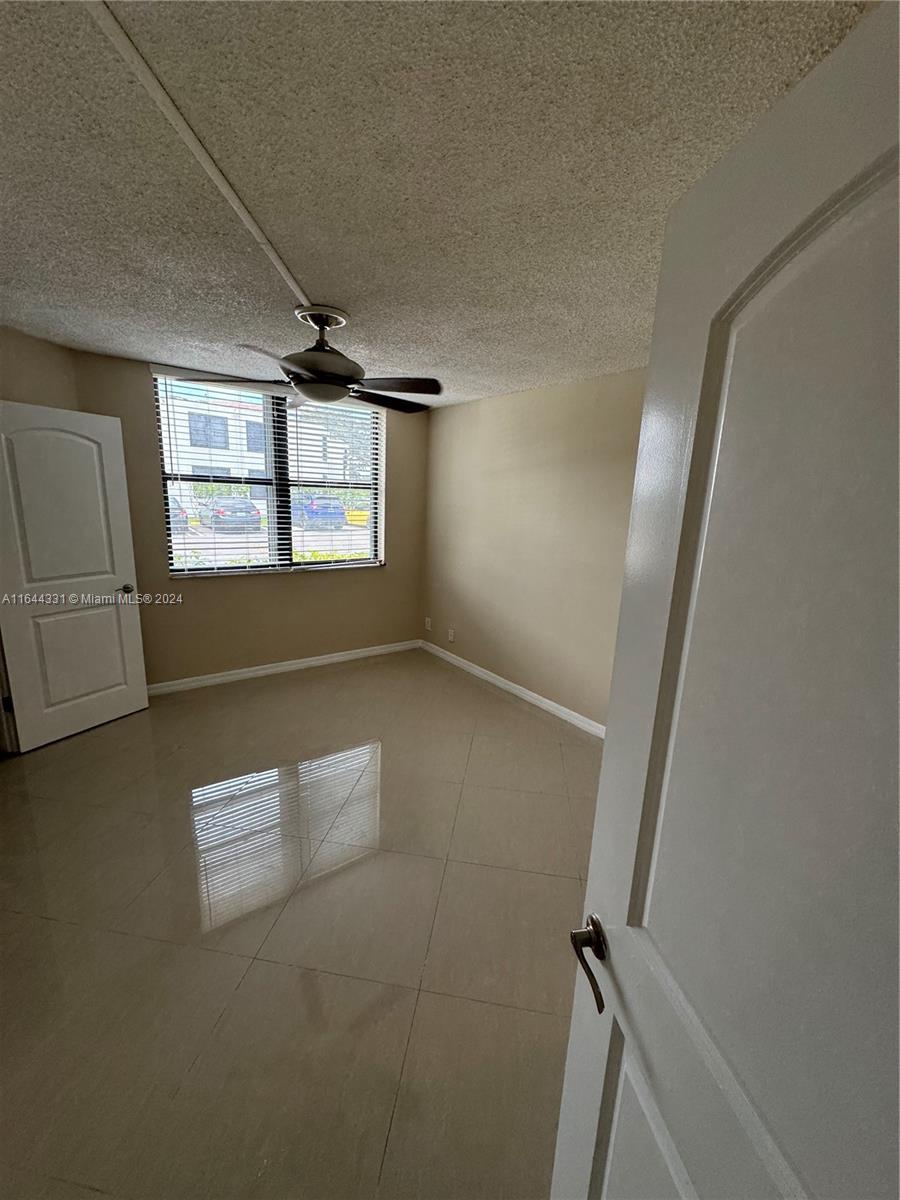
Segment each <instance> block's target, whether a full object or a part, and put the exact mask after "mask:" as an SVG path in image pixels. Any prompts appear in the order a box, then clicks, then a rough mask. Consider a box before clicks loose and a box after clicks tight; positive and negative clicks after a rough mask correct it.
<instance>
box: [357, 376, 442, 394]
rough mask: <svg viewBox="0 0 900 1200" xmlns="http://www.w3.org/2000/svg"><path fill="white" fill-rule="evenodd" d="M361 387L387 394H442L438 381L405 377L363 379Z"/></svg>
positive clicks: (360, 383)
mask: <svg viewBox="0 0 900 1200" xmlns="http://www.w3.org/2000/svg"><path fill="white" fill-rule="evenodd" d="M359 386H360V387H363V388H367V387H373V388H378V390H379V391H385V392H421V393H422V394H423V395H425V396H439V395H440V394H441V385H440V383H439V382H438V381H437V380H436V379H409V378H406V377H405V376H402V377H398V378H396V379H361V380H360V381H359Z"/></svg>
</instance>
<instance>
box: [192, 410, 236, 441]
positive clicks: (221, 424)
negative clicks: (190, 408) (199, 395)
mask: <svg viewBox="0 0 900 1200" xmlns="http://www.w3.org/2000/svg"><path fill="white" fill-rule="evenodd" d="M188 431H189V434H190V442H191V445H192V446H209V447H211V448H214V449H217V450H227V449H228V421H227V420H226V419H225V417H215V416H212V415H211V414H210V413H204V412H192V413H188Z"/></svg>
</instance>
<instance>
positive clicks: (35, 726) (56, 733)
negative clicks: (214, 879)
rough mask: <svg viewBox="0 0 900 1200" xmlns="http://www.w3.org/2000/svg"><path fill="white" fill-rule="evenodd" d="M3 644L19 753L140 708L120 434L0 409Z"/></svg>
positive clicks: (139, 656)
mask: <svg viewBox="0 0 900 1200" xmlns="http://www.w3.org/2000/svg"><path fill="white" fill-rule="evenodd" d="M0 442H2V453H0V495H2V503H3V528H2V533H0V601H2V602H0V632H2V636H3V649H4V653H5V656H6V665H7V672H8V675H9V683H10V688H11V691H12V698H13V705H14V709H15V717H16V729H17V733H18V738H19V748H20V749H21V750H31V749H33V748H34V747H35V746H41V745H43V744H44V743H45V742H52V741H54V740H55V739H57V738H61V737H66V736H67V735H68V734H70V733H77V732H78V731H79V730H82V729H87V728H89V727H90V726H92V725H98V724H100V722H102V721H110V720H112V719H113V718H114V717H121V716H124V715H125V713H130V712H134V711H135V710H136V709H138V708H145V707H146V705H147V685H146V680H145V677H144V656H143V649H142V646H141V629H140V617H139V609H138V605H137V604H136V603H128V602H125V597H126V595H127V593H126V592H123V591H122V588H123V586H126V585H127V587H128V588H129V589H132V591H131V597H133V596H134V594H135V593H134V586H135V577H134V553H133V551H132V545H131V525H130V522H129V516H128V492H127V489H126V485H125V459H124V456H123V452H122V431H121V426H120V423H119V421H118V420H117V419H116V418H115V417H99V416H95V415H94V414H92V413H79V412H66V411H63V410H62V409H56V408H39V407H37V406H35V405H31V404H10V403H2V404H0Z"/></svg>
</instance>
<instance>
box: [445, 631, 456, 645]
mask: <svg viewBox="0 0 900 1200" xmlns="http://www.w3.org/2000/svg"><path fill="white" fill-rule="evenodd" d="M447 641H448V642H455V641H456V630H455V629H448V630H447Z"/></svg>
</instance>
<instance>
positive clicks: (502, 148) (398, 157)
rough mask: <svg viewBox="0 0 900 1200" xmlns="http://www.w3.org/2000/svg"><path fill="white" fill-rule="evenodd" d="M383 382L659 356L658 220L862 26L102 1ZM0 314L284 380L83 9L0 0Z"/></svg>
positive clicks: (563, 374)
mask: <svg viewBox="0 0 900 1200" xmlns="http://www.w3.org/2000/svg"><path fill="white" fill-rule="evenodd" d="M110 7H111V9H112V11H113V12H114V14H115V16H116V18H117V19H118V20H119V22H120V23H121V24H122V26H123V27H124V28H125V30H126V31H127V33H128V35H129V36H130V37H131V39H132V41H133V42H134V44H135V45H136V46H137V48H138V50H139V51H140V52H141V54H142V55H143V56H144V58H145V59H146V60H147V61H148V63H149V64H150V65H151V66H152V68H153V70H154V71H155V72H156V74H157V76H158V77H159V79H160V80H161V82H162V83H163V85H164V86H165V88H166V89H167V90H168V91H169V93H170V95H171V96H172V98H173V99H174V101H175V103H176V104H177V105H178V107H179V109H180V110H181V112H182V113H183V114H184V116H185V117H186V118H187V120H188V121H189V122H190V124H191V125H192V126H193V128H194V130H195V131H196V133H197V134H198V135H199V137H200V139H201V140H202V142H203V143H204V144H205V146H206V148H207V149H208V150H209V151H210V153H211V154H212V155H213V157H214V159H215V160H216V161H217V163H218V164H219V166H220V167H221V169H222V170H223V171H224V173H225V175H226V176H227V177H228V179H229V180H230V182H231V183H232V185H233V186H234V188H235V189H236V191H237V192H238V194H239V195H240V197H241V198H242V200H243V201H244V203H245V204H246V205H247V207H248V208H249V209H250V211H251V212H252V213H253V215H254V216H255V218H256V220H257V221H258V222H259V224H260V225H261V226H262V228H263V229H264V231H265V232H266V234H267V236H268V238H269V239H270V241H271V242H272V243H273V244H274V246H275V247H276V249H277V250H278V252H279V253H280V255H281V257H282V258H283V259H284V261H285V262H286V263H287V264H288V266H289V267H290V269H291V271H292V272H293V273H294V275H295V276H296V277H297V279H298V280H299V281H300V283H301V284H302V285H303V287H304V288H305V289H306V291H307V292H308V293H310V294H311V295H312V297H313V298H314V299H316V300H319V301H322V302H330V303H332V304H337V305H340V306H341V307H343V308H346V309H348V310H349V311H350V312H351V314H352V318H353V320H352V323H351V325H350V326H349V327H348V328H347V330H345V331H344V332H343V333H342V334H339V335H337V336H336V337H335V339H334V340H335V344H336V345H338V346H339V348H340V349H342V350H344V351H346V352H347V353H349V354H351V355H352V356H353V357H354V358H357V359H359V360H360V361H361V362H362V363H363V364H364V365H365V367H366V368H367V371H368V373H369V374H371V375H386V374H395V373H404V374H427V375H437V376H438V377H439V378H441V379H442V380H443V381H444V383H445V385H446V388H447V392H446V395H445V397H444V399H445V400H448V401H453V400H463V399H471V398H474V397H478V396H486V395H491V394H498V393H504V392H511V391H518V390H524V389H528V388H533V387H537V386H540V385H542V384H546V383H559V382H563V381H566V380H571V379H578V378H585V377H588V376H591V375H595V374H598V373H600V372H605V371H616V370H622V369H625V368H629V367H633V366H637V365H641V364H643V363H644V362H645V361H646V359H647V354H648V348H649V339H650V330H651V323H652V316H653V303H654V293H655V287H656V273H657V264H658V260H659V253H660V243H661V238H662V231H663V224H664V220H665V215H666V212H667V210H668V208H669V207H670V206H671V204H672V202H673V201H674V200H675V199H676V198H677V197H678V196H679V195H680V194H681V193H682V192H683V191H684V190H685V189H686V188H687V187H688V186H689V185H690V183H691V182H692V181H693V180H695V179H697V178H698V177H699V176H700V175H702V174H703V173H704V171H705V170H706V169H707V168H708V167H709V166H710V165H711V164H712V163H713V162H714V161H715V160H716V159H718V158H719V157H721V155H722V154H723V153H724V152H725V151H726V150H727V149H728V147H729V146H730V145H732V144H733V143H734V142H735V141H736V140H737V139H738V138H739V137H740V136H741V134H742V133H743V132H744V131H745V130H746V129H748V128H749V127H750V126H751V125H752V124H753V122H754V121H755V120H756V119H757V118H758V117H759V115H760V114H761V113H762V112H763V111H764V110H765V109H766V108H767V107H768V106H769V105H770V104H771V103H772V102H773V101H774V100H775V99H776V98H777V96H778V95H780V94H781V93H782V92H784V91H785V90H786V89H787V88H788V87H790V86H791V84H792V83H794V82H795V81H796V80H797V79H799V78H800V77H801V76H802V75H803V74H804V73H805V72H806V71H807V70H809V68H810V67H812V66H813V65H814V64H815V63H816V62H817V61H818V60H819V59H820V58H821V57H822V56H823V55H824V54H826V53H827V52H828V51H829V50H830V49H831V48H832V47H833V46H834V45H836V44H837V42H839V41H840V40H841V38H842V37H844V36H845V34H846V33H847V32H848V30H849V29H850V28H851V27H852V25H853V24H854V23H855V21H856V20H857V19H858V18H859V16H860V13H861V11H862V8H863V5H861V4H830V3H797V4H788V3H777V2H775V3H749V4H744V3H699V4H693V3H661V4H656V3H633V2H626V3H602V2H596V3H567V2H564V0H560V2H556V3H549V4H545V3H530V2H529V3H513V4H504V3H467V2H461V3H444V2H441V0H431V2H428V3H417V2H413V3H389V4H383V3H379V2H377V0H363V2H360V3H347V4H345V3H338V2H333V0H328V2H324V3H320V2H316V0H310V2H303V3H292V2H282V3H261V2H260V3H188V2H183V3H134V2H132V3H124V4H122V3H113V4H111V5H110ZM0 41H2V42H3V43H4V45H5V47H6V50H5V55H4V57H5V59H6V61H5V62H4V63H3V67H2V79H0V97H2V107H3V114H2V116H3V122H2V124H3V133H2V139H3V144H2V146H0V153H2V157H3V161H4V165H5V171H4V175H5V181H6V182H5V184H4V193H3V198H2V210H0V220H2V223H3V238H2V248H0V268H2V287H3V309H4V311H3V319H4V320H5V321H6V322H7V323H9V324H12V325H14V326H16V327H18V328H20V329H24V330H26V331H28V332H30V333H34V334H36V335H38V336H41V337H48V338H51V339H53V340H56V341H60V342H63V343H65V344H68V345H72V346H77V347H83V348H87V349H91V350H98V351H103V352H106V353H110V354H119V355H124V356H128V357H135V358H145V359H150V360H153V361H157V362H159V361H162V362H170V363H176V364H179V365H182V366H185V367H200V368H203V369H214V368H218V369H219V370H226V371H240V372H246V373H248V374H253V375H256V376H264V377H265V376H269V375H270V372H268V371H267V370H266V369H265V367H264V365H262V364H261V363H260V360H259V359H258V358H256V357H255V356H252V355H248V354H246V352H242V351H239V350H237V349H236V348H235V344H236V343H238V342H241V341H249V342H256V343H260V344H262V345H265V346H268V347H270V348H271V349H273V350H276V351H278V352H280V353H285V352H288V351H291V350H296V349H299V348H300V346H302V345H303V344H305V343H306V342H307V341H308V340H309V339H308V338H307V337H304V330H303V329H301V327H300V326H299V325H297V323H296V321H295V320H294V318H293V316H292V312H291V310H292V308H293V304H294V303H295V299H294V297H293V296H292V294H291V292H290V290H289V289H288V287H287V286H286V284H285V283H284V282H283V281H282V279H281V278H280V277H279V276H278V274H277V273H276V271H275V269H274V268H273V267H272V265H271V263H270V262H269V261H268V260H267V259H266V258H265V256H264V255H263V254H262V252H261V251H260V249H259V247H258V246H257V245H256V244H255V243H254V241H253V240H252V238H251V237H250V235H249V234H248V233H247V231H246V230H245V229H244V228H243V226H242V225H241V224H240V222H239V221H238V219H237V217H236V216H235V214H234V213H233V212H232V210H231V209H230V208H229V207H228V205H227V204H226V203H225V201H224V200H223V199H222V198H221V196H220V195H219V193H218V192H217V191H216V189H215V188H214V186H213V185H212V183H211V182H210V181H209V180H208V179H207V177H206V176H205V175H204V174H203V172H202V171H201V170H200V168H199V167H198V165H197V164H196V162H195V161H194V159H193V158H192V157H191V156H190V155H189V153H188V152H187V150H186V149H185V148H184V146H183V145H182V143H181V142H180V141H179V140H178V138H177V136H176V134H175V132H174V130H173V129H172V128H171V126H169V125H168V124H167V122H166V121H165V120H164V118H163V117H162V116H161V114H160V113H159V111H158V110H157V109H156V108H155V106H154V105H153V103H152V102H151V100H150V99H149V98H148V96H147V95H146V93H145V92H144V91H143V90H142V88H141V87H140V85H139V84H138V83H137V81H136V80H135V79H134V77H133V76H132V75H131V74H130V73H129V70H128V68H127V67H126V66H125V64H124V62H123V61H122V60H121V59H120V58H119V57H118V55H117V53H116V51H115V50H114V49H113V47H112V45H111V44H110V42H109V41H107V39H106V38H105V37H104V35H103V34H102V33H101V31H100V30H99V29H98V27H97V26H96V25H95V23H94V22H93V21H92V19H91V18H90V16H89V14H88V12H87V11H86V10H85V9H84V8H83V7H82V6H81V5H80V4H73V3H60V4H56V3H38V4H33V3H17V4H0Z"/></svg>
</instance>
